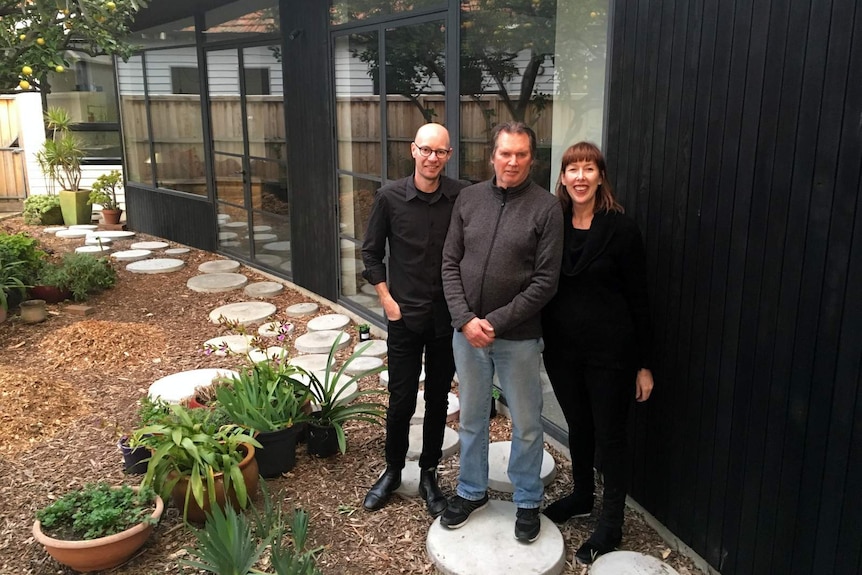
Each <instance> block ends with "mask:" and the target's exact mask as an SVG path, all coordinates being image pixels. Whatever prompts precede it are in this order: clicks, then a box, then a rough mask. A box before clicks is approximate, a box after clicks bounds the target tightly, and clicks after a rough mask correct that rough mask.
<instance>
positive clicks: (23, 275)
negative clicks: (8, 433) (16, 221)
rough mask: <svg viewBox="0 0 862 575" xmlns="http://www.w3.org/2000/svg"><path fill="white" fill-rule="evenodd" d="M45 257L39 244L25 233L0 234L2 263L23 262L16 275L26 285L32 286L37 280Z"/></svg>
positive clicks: (16, 270) (0, 257) (17, 268)
mask: <svg viewBox="0 0 862 575" xmlns="http://www.w3.org/2000/svg"><path fill="white" fill-rule="evenodd" d="M45 255H46V254H45V252H43V251H42V250H40V249H39V242H38V241H36V239H35V238H31V237H30V236H28V235H27V234H25V233H18V234H11V235H10V234H3V233H0V262H21V263H19V264H18V265H17V267H16V269H15V275H16V276H17V277H18V279H20V280H21V281H22V282H23V283H25V284H32V283H33V280H35V279H36V274H38V273H39V268H40V267H42V262H43V261H44V259H45Z"/></svg>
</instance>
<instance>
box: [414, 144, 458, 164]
mask: <svg viewBox="0 0 862 575" xmlns="http://www.w3.org/2000/svg"><path fill="white" fill-rule="evenodd" d="M413 145H414V146H416V148H417V149H418V150H419V154H420V155H421V156H422V157H423V158H428V157H430V156H431V153H432V152H433V153H434V154H435V155H436V156H437V157H438V158H440V159H441V160H442V159H443V158H445V157H446V156H448V155H449V153H450V152H451V151H452V150H432V149H431V148H429V147H428V146H420V145H418V144H417V143H416V142H413Z"/></svg>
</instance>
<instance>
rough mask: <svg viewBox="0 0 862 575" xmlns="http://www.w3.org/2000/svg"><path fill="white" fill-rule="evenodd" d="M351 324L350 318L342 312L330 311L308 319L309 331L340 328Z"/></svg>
mask: <svg viewBox="0 0 862 575" xmlns="http://www.w3.org/2000/svg"><path fill="white" fill-rule="evenodd" d="M349 324H350V318H349V317H347V316H346V315H341V314H340V313H328V314H326V315H322V316H320V317H316V318H314V319H311V320H308V325H307V326H306V328H307V329H308V331H331V330H340V329H342V328H344V327H347V326H348V325H349Z"/></svg>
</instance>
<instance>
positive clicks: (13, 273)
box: [0, 260, 29, 309]
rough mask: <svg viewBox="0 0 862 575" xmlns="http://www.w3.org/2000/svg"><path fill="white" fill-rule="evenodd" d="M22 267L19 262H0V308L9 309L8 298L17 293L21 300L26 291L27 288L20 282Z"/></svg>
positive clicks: (22, 263)
mask: <svg viewBox="0 0 862 575" xmlns="http://www.w3.org/2000/svg"><path fill="white" fill-rule="evenodd" d="M23 265H24V262H21V261H3V260H0V308H3V309H9V296H10V295H11V294H12V293H13V292H15V291H17V292H18V294H19V296H20V297H21V298H23V297H24V294H25V292H26V290H27V287H29V286H27V285H26V284H25V283H24V282H23V281H21V273H20V269H21V268H22V266H23Z"/></svg>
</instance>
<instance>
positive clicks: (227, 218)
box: [216, 214, 230, 224]
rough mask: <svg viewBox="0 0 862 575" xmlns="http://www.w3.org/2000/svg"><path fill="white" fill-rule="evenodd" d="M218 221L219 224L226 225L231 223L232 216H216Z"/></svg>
mask: <svg viewBox="0 0 862 575" xmlns="http://www.w3.org/2000/svg"><path fill="white" fill-rule="evenodd" d="M216 221H217V222H218V223H219V224H226V223H228V222H229V221H230V214H216Z"/></svg>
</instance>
